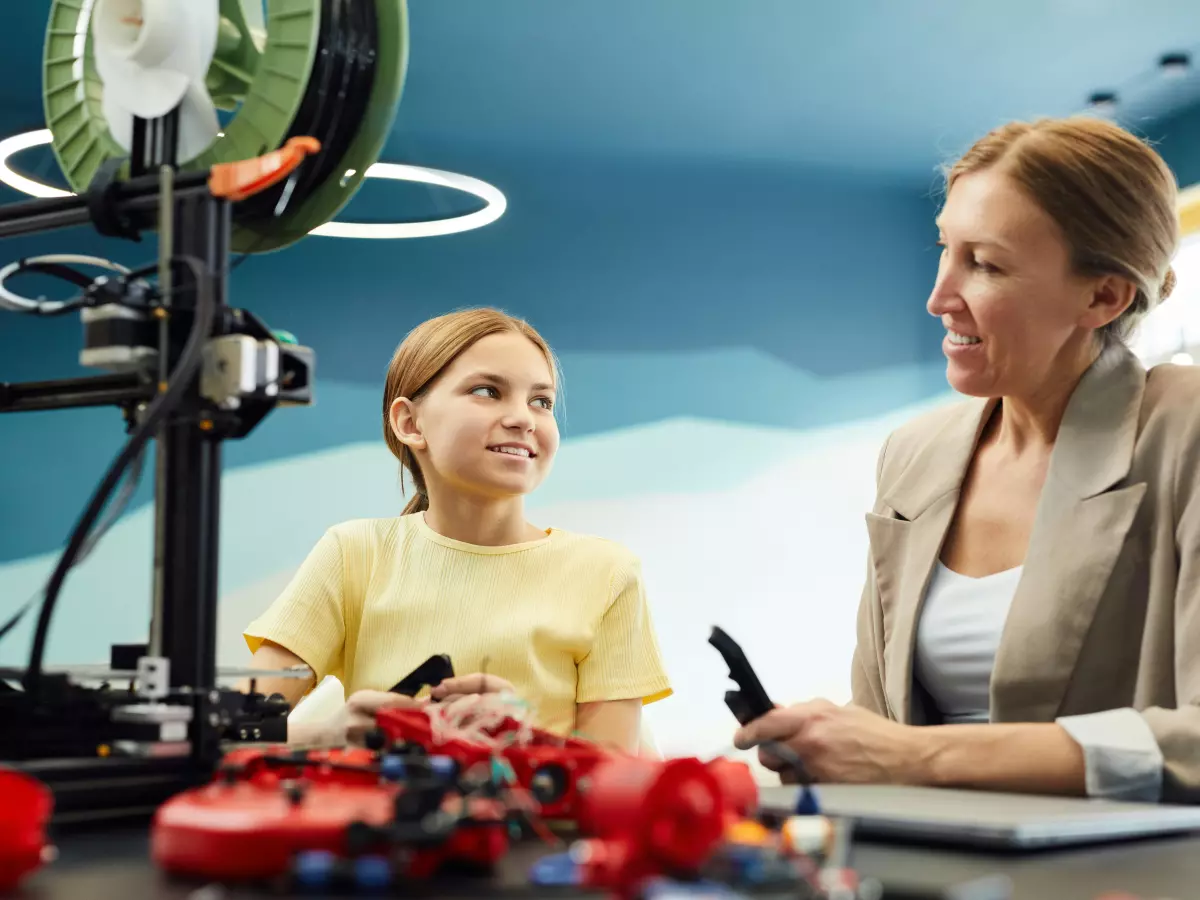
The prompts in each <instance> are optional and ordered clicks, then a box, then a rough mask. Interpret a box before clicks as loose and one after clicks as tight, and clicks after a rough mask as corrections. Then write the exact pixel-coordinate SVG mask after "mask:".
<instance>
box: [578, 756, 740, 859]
mask: <svg viewBox="0 0 1200 900" xmlns="http://www.w3.org/2000/svg"><path fill="white" fill-rule="evenodd" d="M590 780H591V785H590V787H589V788H588V790H587V792H586V793H585V795H584V798H583V804H582V808H581V810H580V827H581V828H583V829H586V833H588V834H594V835H596V836H598V837H600V838H606V839H628V840H631V841H632V842H633V846H634V847H635V848H636V850H635V854H634V855H636V856H638V857H645V858H647V859H648V860H652V861H653V863H654V865H655V866H660V867H662V868H664V869H667V870H671V869H675V870H683V871H691V870H694V869H697V868H698V867H699V866H700V865H702V864H703V863H704V862H705V860H707V859H708V858H709V856H710V854H711V853H712V851H713V850H714V849H715V848H716V846H717V845H718V844H719V842H720V841H721V837H722V835H723V834H724V831H725V822H726V817H727V815H728V810H727V808H726V804H725V798H724V796H723V794H722V792H721V785H720V782H719V781H718V780H717V777H716V776H715V775H714V774H713V772H712V770H711V769H710V768H709V767H708V766H706V765H705V764H704V763H703V762H701V761H700V760H698V759H690V758H685V759H672V760H668V761H666V762H660V761H657V760H650V759H639V758H636V757H631V758H627V759H613V760H610V761H608V762H606V763H604V764H602V765H600V766H597V767H596V769H595V771H593V772H592V775H591V779H590Z"/></svg>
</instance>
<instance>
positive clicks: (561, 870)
mask: <svg viewBox="0 0 1200 900" xmlns="http://www.w3.org/2000/svg"><path fill="white" fill-rule="evenodd" d="M529 880H530V881H531V882H532V883H533V884H537V885H560V886H561V885H576V884H579V883H580V880H581V878H580V872H579V865H578V864H577V863H576V862H575V860H573V859H571V854H570V853H555V854H553V855H551V856H543V857H542V858H541V859H539V860H538V861H537V862H535V863H534V864H533V867H532V868H531V869H530V870H529Z"/></svg>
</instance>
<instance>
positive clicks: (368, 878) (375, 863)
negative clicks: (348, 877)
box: [354, 856, 392, 890]
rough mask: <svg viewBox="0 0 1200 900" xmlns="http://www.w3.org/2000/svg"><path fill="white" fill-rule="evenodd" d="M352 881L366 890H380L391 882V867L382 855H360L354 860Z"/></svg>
mask: <svg viewBox="0 0 1200 900" xmlns="http://www.w3.org/2000/svg"><path fill="white" fill-rule="evenodd" d="M354 881H355V883H356V884H357V885H358V886H359V887H360V888H365V889H366V890H381V889H383V888H385V887H387V886H388V885H390V884H391V883H392V867H391V866H390V865H388V861H387V860H386V859H385V858H384V857H382V856H360V857H359V858H358V859H356V860H355V861H354Z"/></svg>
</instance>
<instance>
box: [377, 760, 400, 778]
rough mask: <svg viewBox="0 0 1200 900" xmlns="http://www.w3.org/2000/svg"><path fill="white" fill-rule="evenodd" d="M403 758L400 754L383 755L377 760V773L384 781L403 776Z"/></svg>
mask: <svg viewBox="0 0 1200 900" xmlns="http://www.w3.org/2000/svg"><path fill="white" fill-rule="evenodd" d="M405 769H406V767H405V765H404V758H403V757H400V756H393V755H389V756H385V757H384V758H383V759H381V760H380V761H379V774H380V775H381V776H383V779H384V780H385V781H399V780H400V779H401V778H403V777H404V772H405Z"/></svg>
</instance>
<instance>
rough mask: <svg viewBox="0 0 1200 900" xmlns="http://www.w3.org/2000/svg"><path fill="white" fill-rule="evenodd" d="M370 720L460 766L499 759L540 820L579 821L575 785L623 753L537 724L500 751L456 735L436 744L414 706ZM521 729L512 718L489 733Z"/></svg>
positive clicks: (392, 736) (423, 716)
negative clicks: (519, 740)
mask: <svg viewBox="0 0 1200 900" xmlns="http://www.w3.org/2000/svg"><path fill="white" fill-rule="evenodd" d="M375 718H376V722H377V723H378V725H379V727H380V729H382V730H383V732H384V734H386V735H387V738H388V740H389V741H391V742H397V741H403V742H407V743H411V744H417V745H418V746H421V747H424V748H426V749H427V750H428V751H429V752H430V753H441V754H445V755H447V756H450V757H452V758H453V759H455V760H457V761H458V762H459V763H460V764H462V765H465V766H472V765H477V764H480V763H488V762H490V761H491V760H492V759H493V758H497V757H498V758H500V759H503V760H504V761H505V762H507V763H508V764H509V765H510V766H511V767H512V771H513V775H514V776H515V778H516V782H517V784H518V785H519V786H520V787H521V788H523V789H525V790H526V791H529V792H530V794H532V795H533V797H534V798H535V799H536V800H537V802H538V810H539V815H540V816H541V817H542V818H544V819H561V820H566V821H570V822H575V821H578V817H579V805H580V797H581V791H580V785H581V784H586V778H587V776H588V775H589V774H590V773H591V772H592V770H593V769H595V768H596V766H598V765H599V764H600V763H602V762H604V761H606V760H609V759H612V758H614V757H618V756H623V755H622V754H618V753H617V752H616V751H611V750H606V749H604V748H602V747H600V746H598V745H597V744H594V743H592V742H590V741H584V740H580V739H579V738H561V737H558V736H557V735H554V734H551V733H550V732H547V731H542V730H540V729H537V728H534V729H529V740H528V741H526V742H523V743H511V744H508V745H507V746H503V747H501V748H500V749H499V750H496V749H494V748H492V747H488V746H486V745H484V744H479V743H472V742H468V741H464V740H458V739H450V740H446V741H442V742H439V741H435V740H434V738H433V733H432V728H431V726H430V722H429V716H428V715H427V714H426V713H425V712H424V711H423V710H419V709H396V708H393V709H382V710H380V711H379V712H378V713H377V714H376V717H375ZM520 727H521V726H520V723H518V722H517V721H516V720H515V719H508V720H506V721H505V722H503V723H501V724H500V725H499V726H497V727H496V728H495V729H493V731H494V733H493V737H496V738H500V737H501V736H503V735H504V734H514V733H515V732H516V731H517V730H518V729H519V728H520Z"/></svg>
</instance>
